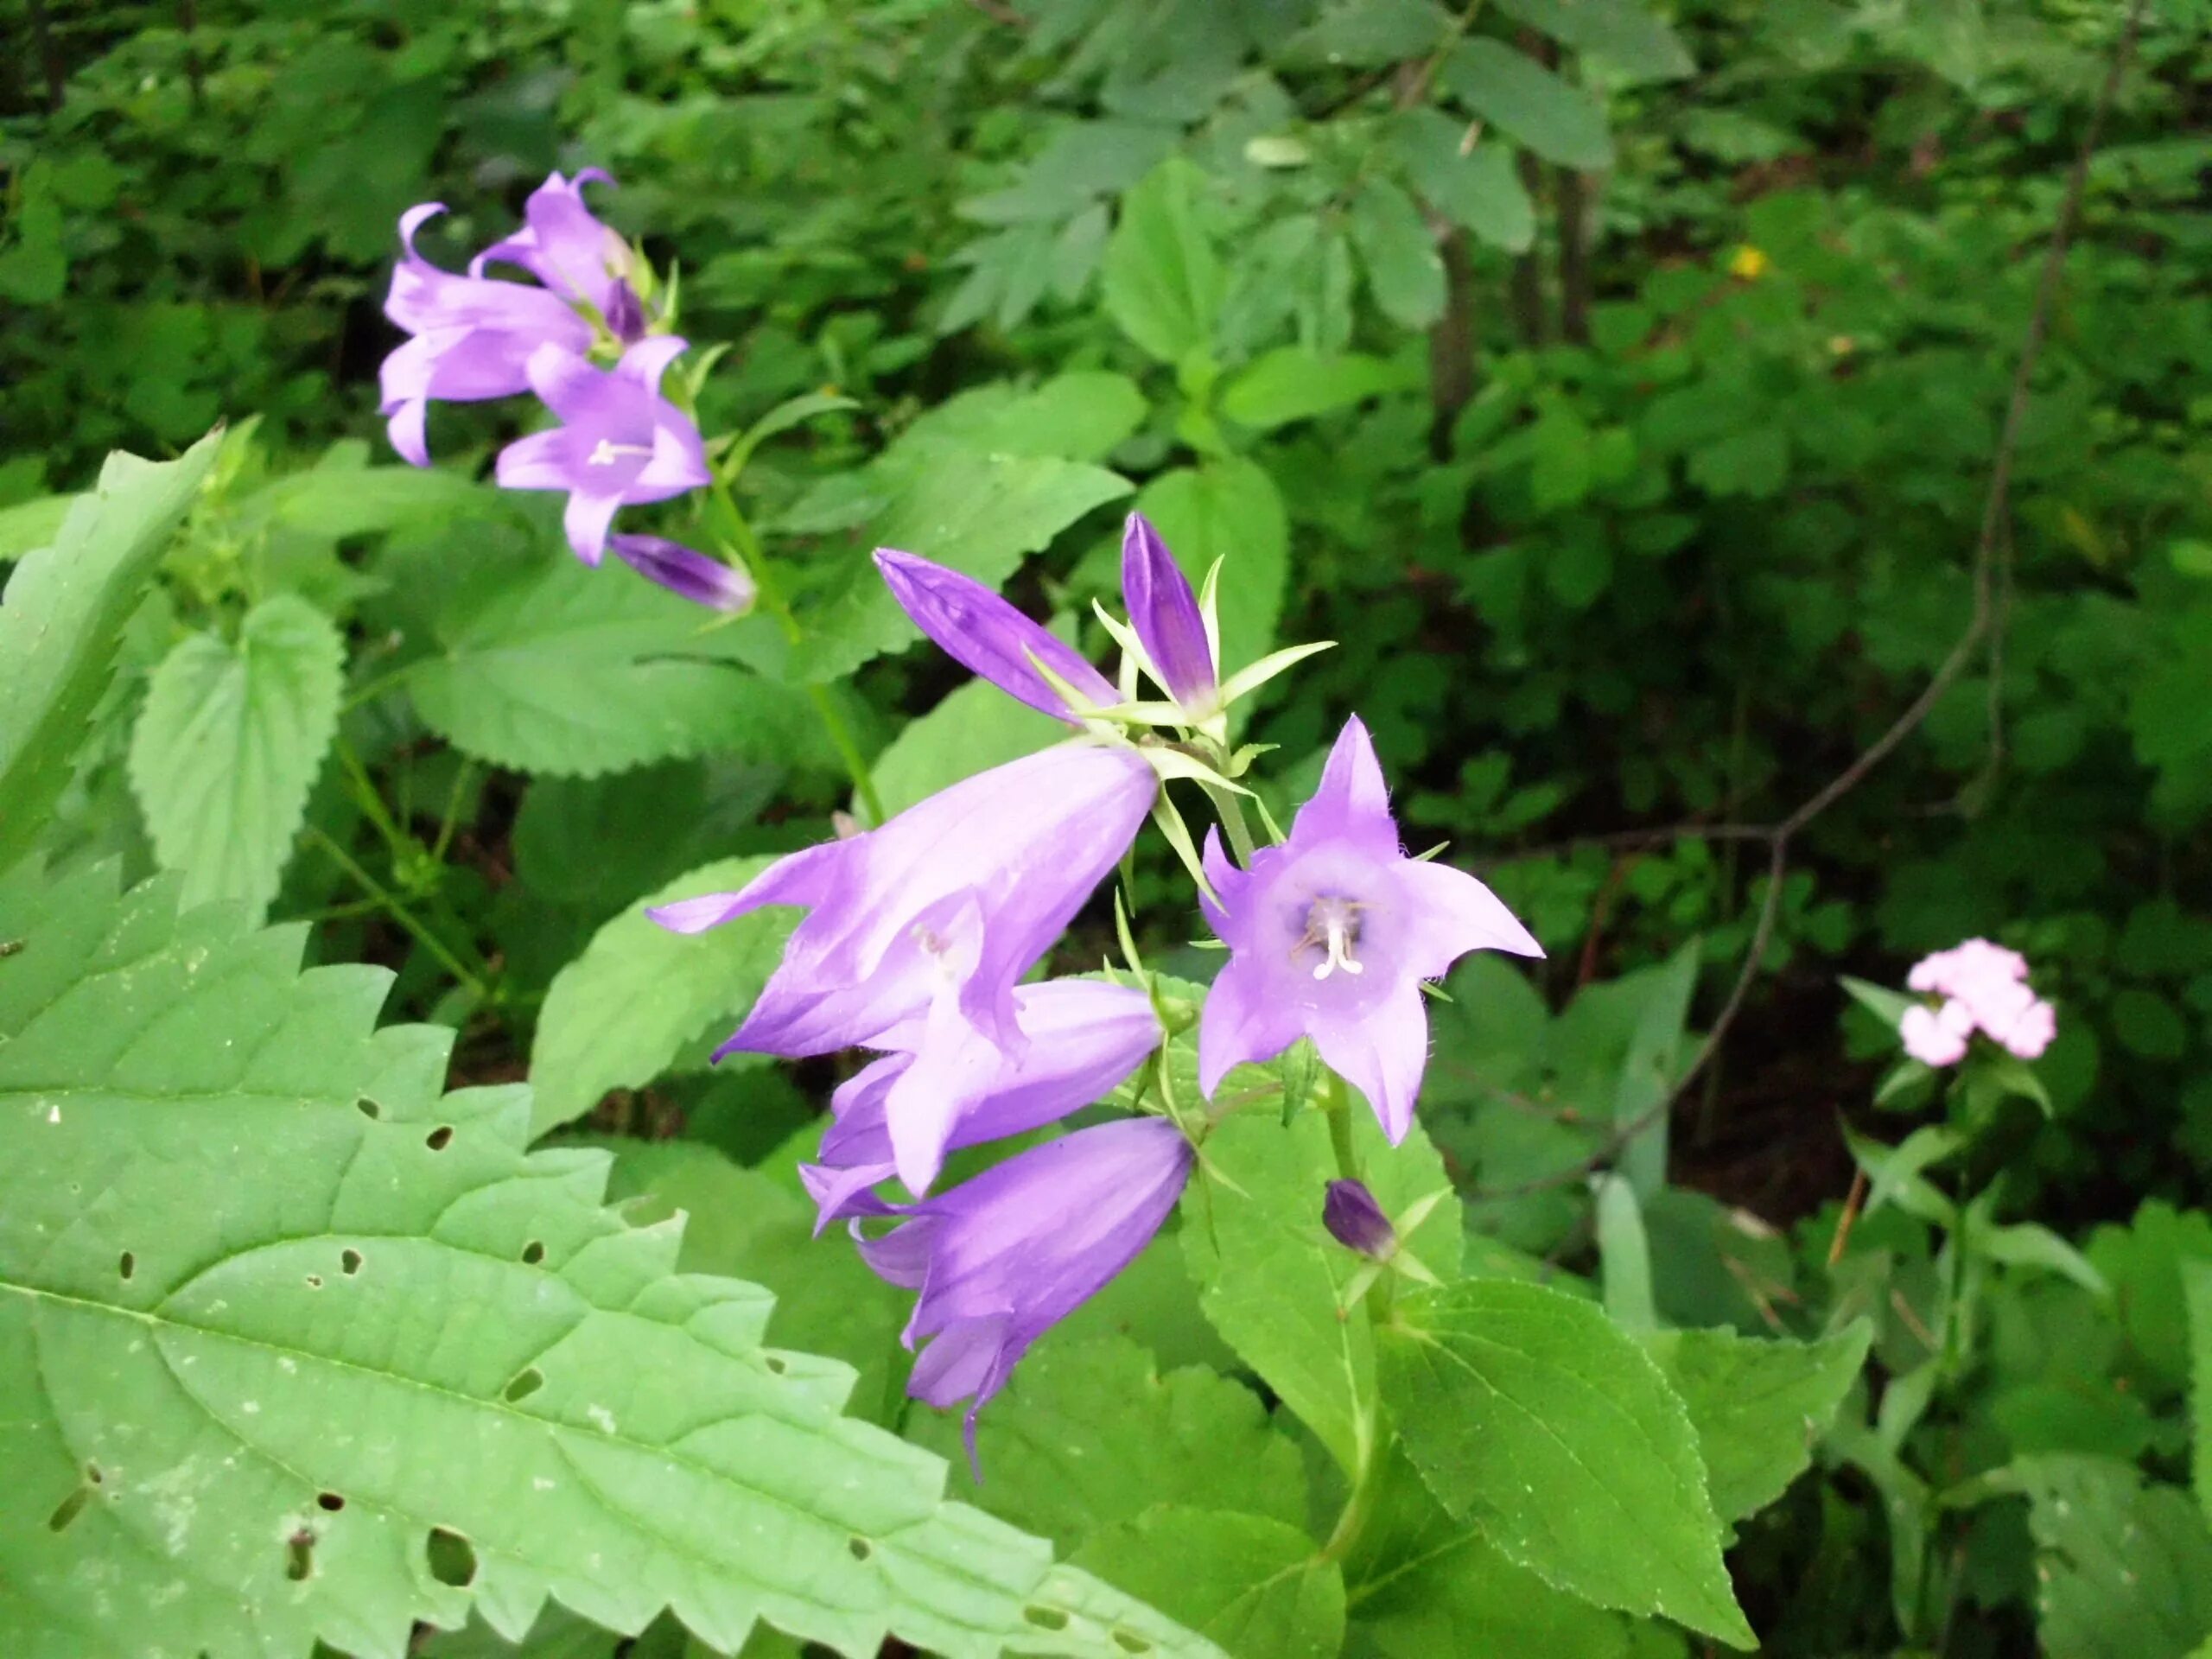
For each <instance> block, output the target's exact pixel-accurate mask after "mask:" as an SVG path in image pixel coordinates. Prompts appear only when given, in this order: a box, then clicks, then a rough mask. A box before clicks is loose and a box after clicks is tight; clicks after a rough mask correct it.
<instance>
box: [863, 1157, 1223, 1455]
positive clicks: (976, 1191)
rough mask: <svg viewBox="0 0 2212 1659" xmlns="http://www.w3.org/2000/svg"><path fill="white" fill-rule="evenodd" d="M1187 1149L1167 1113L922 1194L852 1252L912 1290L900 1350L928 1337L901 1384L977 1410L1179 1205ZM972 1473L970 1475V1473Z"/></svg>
mask: <svg viewBox="0 0 2212 1659" xmlns="http://www.w3.org/2000/svg"><path fill="white" fill-rule="evenodd" d="M1191 1163H1192V1155H1191V1147H1190V1143H1189V1142H1188V1141H1185V1139H1184V1138H1183V1133H1182V1131H1181V1130H1180V1129H1179V1128H1176V1127H1175V1126H1174V1125H1173V1123H1170V1122H1167V1121H1166V1119H1164V1118H1157V1117H1135V1118H1125V1119H1123V1120H1122V1121H1121V1122H1116V1123H1106V1124H1102V1125H1100V1126H1099V1127H1098V1128H1090V1129H1078V1130H1077V1131H1076V1132H1075V1133H1074V1134H1073V1135H1063V1136H1062V1137H1061V1138H1060V1139H1058V1140H1057V1141H1046V1143H1045V1144H1044V1145H1043V1146H1040V1147H1031V1148H1030V1149H1029V1150H1028V1151H1027V1152H1023V1153H1018V1154H1015V1155H1014V1157H1012V1158H1009V1159H1007V1160H1006V1161H1005V1162H1004V1163H1002V1164H996V1165H994V1166H992V1167H991V1168H989V1169H987V1170H985V1171H984V1172H983V1173H982V1174H981V1175H978V1176H976V1178H975V1179H973V1180H970V1181H963V1182H962V1183H961V1184H960V1185H958V1186H956V1187H952V1188H950V1189H948V1190H947V1191H946V1192H942V1193H940V1194H938V1196H937V1197H935V1198H925V1199H923V1200H922V1201H921V1202H920V1203H918V1204H913V1205H901V1206H899V1207H898V1209H897V1210H896V1211H895V1213H897V1214H899V1215H900V1216H902V1217H904V1219H903V1220H902V1221H901V1222H900V1223H899V1225H898V1226H896V1227H894V1228H893V1229H892V1230H891V1231H889V1232H888V1233H887V1234H885V1235H884V1236H882V1237H880V1238H876V1239H862V1240H861V1247H860V1248H861V1255H863V1256H865V1257H866V1258H867V1259H868V1265H869V1266H870V1267H872V1268H874V1269H875V1271H876V1272H877V1273H878V1274H880V1275H881V1276H882V1277H883V1278H885V1279H887V1280H888V1281H890V1282H891V1283H893V1284H894V1285H899V1286H903V1287H906V1288H907V1289H910V1290H916V1291H919V1292H920V1293H921V1295H920V1299H919V1300H918V1301H917V1302H916V1303H915V1304H914V1313H913V1317H912V1319H908V1320H907V1322H906V1332H905V1336H904V1340H905V1342H906V1345H907V1346H908V1347H909V1348H912V1346H913V1345H914V1344H916V1343H917V1342H922V1341H926V1342H927V1343H928V1344H929V1345H928V1346H927V1347H926V1348H925V1349H924V1350H923V1351H922V1355H921V1357H920V1358H919V1359H918V1360H917V1361H916V1362H915V1363H914V1372H913V1375H912V1376H911V1377H910V1378H909V1379H908V1380H907V1383H906V1392H907V1393H909V1394H911V1395H914V1396H915V1397H916V1398H917V1399H921V1400H926V1401H928V1402H929V1403H930V1404H931V1405H933V1406H936V1407H938V1408H945V1407H949V1406H952V1405H955V1404H957V1403H958V1402H960V1401H963V1400H966V1401H968V1402H969V1407H968V1420H967V1437H968V1455H969V1459H971V1460H972V1459H974V1457H975V1455H976V1413H978V1412H979V1411H981V1410H982V1408H983V1407H984V1406H985V1405H986V1404H988V1402H989V1401H990V1398H991V1396H992V1395H995V1394H996V1393H997V1392H998V1391H999V1389H1001V1388H1002V1387H1004V1386H1005V1384H1006V1380H1007V1376H1008V1374H1009V1373H1011V1372H1012V1371H1013V1370H1014V1365H1015V1363H1016V1362H1018V1361H1019V1360H1020V1358H1021V1356H1022V1355H1023V1354H1024V1353H1026V1352H1027V1351H1028V1348H1029V1345H1030V1344H1032V1343H1033V1342H1034V1341H1036V1340H1037V1338H1039V1337H1040V1336H1042V1335H1043V1334H1044V1333H1045V1332H1046V1331H1047V1330H1049V1329H1051V1328H1052V1325H1055V1324H1057V1323H1058V1321H1060V1320H1061V1319H1065V1318H1066V1317H1067V1316H1068V1315H1069V1314H1070V1313H1073V1312H1074V1311H1075V1310H1076V1309H1077V1307H1079V1306H1082V1305H1083V1304H1084V1302H1085V1301H1087V1300H1090V1298H1091V1297H1092V1296H1094V1295H1096V1294H1097V1293H1098V1292H1099V1291H1100V1290H1101V1289H1103V1288H1104V1287H1105V1286H1106V1284H1107V1283H1108V1281H1110V1280H1111V1279H1112V1278H1113V1277H1114V1276H1115V1275H1116V1274H1118V1273H1120V1272H1121V1271H1122V1268H1126V1267H1127V1266H1128V1264H1129V1263H1130V1262H1132V1261H1134V1260H1135V1259H1136V1255H1137V1253H1138V1252H1139V1251H1140V1250H1141V1249H1144V1247H1145V1246H1146V1245H1147V1243H1150V1242H1151V1240H1152V1236H1153V1235H1154V1234H1155V1233H1157V1232H1158V1231H1159V1230H1160V1224H1161V1223H1162V1222H1164V1221H1166V1219H1167V1212H1168V1211H1171V1210H1173V1208H1174V1207H1175V1200H1176V1199H1177V1198H1179V1196H1180V1195H1181V1193H1182V1191H1183V1185H1184V1183H1185V1181H1187V1180H1188V1179H1190V1174H1191ZM977 1478H979V1479H980V1478H982V1472H981V1471H980V1470H979V1471H977Z"/></svg>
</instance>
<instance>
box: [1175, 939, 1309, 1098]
mask: <svg viewBox="0 0 2212 1659" xmlns="http://www.w3.org/2000/svg"><path fill="white" fill-rule="evenodd" d="M1299 1036H1300V1028H1299V1020H1298V1014H1297V1011H1296V1010H1295V1009H1294V1008H1292V1007H1290V1006H1289V1005H1288V1004H1287V1003H1286V1002H1284V1001H1282V1000H1281V998H1279V997H1276V996H1274V995H1270V994H1269V989H1268V984H1267V981H1266V979H1265V977H1264V976H1262V975H1260V974H1258V973H1255V972H1254V971H1253V970H1252V968H1251V965H1250V964H1249V963H1245V962H1241V961H1239V960H1237V959H1236V957H1231V958H1230V961H1229V962H1228V963H1227V964H1226V965H1225V966H1224V967H1223V969H1222V970H1221V972H1220V973H1219V974H1218V975H1217V976H1215V979H1214V982H1213V987H1212V988H1211V990H1209V991H1208V992H1207V993H1206V1001H1205V1008H1204V1010H1203V1011H1202V1012H1201V1013H1200V1014H1199V1015H1198V1087H1199V1088H1200V1089H1201V1090H1204V1091H1205V1094H1206V1095H1207V1096H1208V1097H1209V1098H1211V1096H1212V1095H1213V1091H1214V1090H1217V1089H1218V1088H1220V1087H1221V1080H1222V1079H1223V1078H1224V1077H1227V1076H1228V1075H1229V1074H1230V1072H1231V1071H1234V1070H1235V1069H1236V1067H1238V1066H1240V1065H1246V1064H1248V1063H1251V1062H1255V1061H1259V1060H1271V1059H1273V1058H1274V1057H1275V1056H1276V1055H1278V1054H1280V1053H1281V1052H1283V1050H1285V1049H1286V1048H1288V1047H1289V1046H1291V1045H1292V1044H1293V1043H1294V1042H1296V1041H1297V1040H1298V1039H1299Z"/></svg>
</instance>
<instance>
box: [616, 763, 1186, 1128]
mask: <svg viewBox="0 0 2212 1659" xmlns="http://www.w3.org/2000/svg"><path fill="white" fill-rule="evenodd" d="M1156 787H1157V785H1156V782H1155V779H1154V773H1153V771H1152V768H1151V767H1150V766H1147V764H1146V762H1145V761H1144V760H1143V758H1142V757H1141V756H1140V755H1139V754H1138V753H1136V752H1135V750H1133V749H1128V748H1119V747H1099V746H1097V745H1095V744H1090V743H1084V742H1074V743H1064V744H1061V745H1059V746H1058V747H1054V748H1050V749H1046V750H1045V751H1043V752H1042V753H1038V754H1033V755H1027V756H1025V757H1023V758H1022V759H1021V760H1013V761H1009V762H1007V764H1006V765H1004V766H994V767H992V768H991V769H990V770H988V772H978V773H977V774H976V776H974V777H972V778H969V779H963V780H962V781H961V782H959V783H957V784H955V785H952V786H951V787H950V788H949V789H945V790H942V791H938V793H937V794H935V795H932V796H931V797H930V798H928V799H926V800H925V801H922V802H920V803H918V804H916V805H914V806H911V807H909V808H907V810H906V811H904V812H901V813H899V815H898V816H897V817H894V818H893V819H892V820H891V821H890V822H889V823H887V824H884V825H883V826H882V827H881V828H880V829H871V830H868V831H867V832H866V833H864V834H861V835H857V836H852V837H850V838H849V839H846V840H842V841H833V842H825V843H823V845H821V846H818V847H810V848H808V849H806V850H805V851H804V852H798V853H793V854H791V855H790V856H788V857H786V858H782V859H779V860H778V861H776V862H775V863H774V864H772V865H771V866H770V867H769V868H767V869H766V870H764V871H762V872H761V874H760V875H759V876H758V877H756V878H755V879H754V880H753V881H752V882H751V883H750V884H749V885H747V887H745V888H744V889H743V890H742V891H741V892H738V893H713V894H709V895H707V896H706V897H703V898H699V899H684V900H683V901H681V902H679V903H677V904H673V905H668V906H663V907H662V908H660V909H658V910H656V911H654V912H652V916H653V918H654V919H655V920H656V921H658V922H659V923H660V924H661V925H662V926H664V927H667V928H670V929H672V930H673V931H677V932H679V933H696V932H699V931H702V930H703V929H705V928H709V927H713V926H715V925H719V924H721V923H722V922H726V921H728V920H730V919H731V918H734V917H738V916H742V915H745V914H747V912H751V911H754V910H758V909H759V908H760V906H763V905H800V906H805V907H806V908H807V909H808V910H809V911H810V912H811V913H810V914H809V915H808V917H807V918H806V919H805V920H804V921H803V922H801V923H800V924H799V925H798V928H797V929H796V930H795V931H793V932H792V934H791V942H790V944H788V945H787V946H786V947H785V951H784V959H783V961H782V963H780V964H779V966H778V968H777V969H776V971H775V973H774V974H773V975H772V976H770V978H769V980H768V983H767V986H766V988H765V989H764V990H763V991H762V992H761V994H760V1001H757V1002H756V1003H754V1005H753V1011H752V1012H751V1013H750V1014H747V1016H746V1019H745V1022H744V1024H743V1025H741V1026H740V1027H738V1029H737V1032H736V1033H735V1034H734V1035H733V1036H732V1037H731V1038H730V1039H729V1040H728V1042H727V1043H725V1044H723V1045H722V1046H721V1050H720V1051H719V1052H721V1053H728V1052H730V1051H732V1050H734V1049H747V1050H751V1051H753V1052H758V1053H765V1054H782V1055H786V1056H792V1057H797V1056H801V1055H808V1054H826V1053H829V1052H831V1051H832V1050H834V1049H839V1048H851V1047H856V1046H863V1045H866V1044H868V1043H870V1042H872V1041H873V1040H874V1039H876V1038H878V1037H880V1036H881V1035H882V1034H883V1033H886V1032H889V1031H892V1030H894V1029H895V1028H897V1027H899V1026H900V1025H901V1024H902V1023H903V1022H906V1021H908V1020H925V1022H926V1025H925V1029H924V1031H923V1032H922V1034H921V1038H920V1040H919V1041H918V1042H917V1043H915V1045H914V1046H913V1050H912V1052H913V1053H914V1057H915V1058H914V1060H913V1062H912V1066H911V1067H910V1070H911V1071H922V1070H923V1068H924V1066H925V1063H926V1067H927V1070H926V1071H924V1075H923V1077H921V1078H919V1079H918V1080H917V1082H916V1083H915V1085H914V1086H915V1087H917V1088H920V1087H923V1086H925V1084H926V1086H928V1087H930V1088H943V1089H948V1090H964V1091H966V1092H968V1093H969V1094H972V1093H974V1092H975V1091H976V1090H980V1089H981V1088H982V1087H983V1086H984V1085H985V1084H986V1083H987V1082H988V1079H989V1078H990V1077H995V1075H996V1074H997V1068H998V1066H999V1065H1001V1063H1002V1061H1003V1060H1004V1059H1005V1058H1020V1054H1021V1052H1022V1050H1023V1039H1022V1036H1021V1033H1020V1026H1019V1023H1018V1022H1017V1020H1016V1019H1015V1016H1014V985H1015V983H1016V982H1017V981H1019V980H1020V977H1021V976H1022V975H1023V974H1024V973H1026V972H1027V971H1028V969H1030V967H1031V966H1032V965H1033V964H1034V963H1036V962H1037V961H1038V959H1039V957H1042V956H1043V955H1044V954H1045V952H1046V950H1048V949H1049V948H1050V947H1051V945H1052V942H1053V940H1054V939H1055V938H1058V936H1059V933H1060V931H1061V930H1062V929H1064V928H1065V927H1066V925H1068V923H1069V921H1070V920H1071V919H1072V918H1073V917H1074V915H1075V913H1076V912H1077V910H1079V909H1081V908H1082V906H1083V904H1084V900H1085V899H1088V898H1089V897H1090V893H1091V890H1092V889H1093V888H1094V887H1096V886H1097V885H1098V883H1099V881H1100V880H1102V879H1103V877H1104V876H1105V874H1106V873H1107V872H1108V871H1109V870H1110V869H1112V868H1113V867H1114V865H1115V862H1116V861H1117V860H1118V859H1119V858H1120V857H1121V855H1122V853H1123V852H1124V851H1125V850H1126V849H1128V845H1129V842H1131V841H1133V840H1134V839H1135V836H1136V832H1137V830H1138V829H1139V828H1140V827H1141V825H1142V823H1143V822H1144V818H1145V815H1146V814H1147V812H1148V811H1150V810H1151V808H1152V801H1153V796H1154V791H1155V789H1156Z"/></svg>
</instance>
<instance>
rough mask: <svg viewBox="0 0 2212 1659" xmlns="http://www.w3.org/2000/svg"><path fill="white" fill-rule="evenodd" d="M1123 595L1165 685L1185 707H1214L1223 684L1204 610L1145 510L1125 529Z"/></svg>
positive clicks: (1135, 514)
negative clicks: (1221, 683) (1202, 610)
mask: <svg viewBox="0 0 2212 1659" xmlns="http://www.w3.org/2000/svg"><path fill="white" fill-rule="evenodd" d="M1122 601H1123V602H1124V603H1125V604H1126V605H1128V609H1129V622H1130V625H1131V626H1133V627H1134V628H1135V630H1136V636H1137V639H1138V642H1139V643H1140V644H1141V645H1143V646H1144V651H1145V655H1146V656H1147V657H1148V658H1151V661H1152V668H1153V672H1154V675H1155V677H1157V678H1158V679H1159V681H1160V686H1161V689H1162V690H1165V691H1166V693H1167V695H1168V696H1171V697H1173V698H1174V699H1175V701H1176V702H1178V703H1179V704H1181V705H1182V706H1183V707H1184V708H1185V709H1190V710H1192V712H1194V713H1196V712H1203V711H1207V710H1209V709H1211V704H1212V702H1213V700H1214V696H1215V694H1216V693H1217V691H1219V690H1220V689H1221V687H1220V682H1219V679H1218V677H1217V664H1215V662H1214V645H1213V639H1212V637H1211V633H1210V632H1209V631H1208V630H1207V627H1206V622H1205V614H1204V613H1202V612H1201V611H1200V610H1199V608H1198V595H1197V594H1195V593H1193V592H1192V590H1191V583H1190V580H1189V578H1188V577H1186V576H1185V575H1184V574H1183V571H1182V568H1181V567H1180V566H1179V565H1178V564H1177V563H1175V557H1174V555H1173V554H1172V553H1170V552H1169V551H1168V550H1167V544H1166V543H1165V542H1163V541H1161V540H1160V532H1159V531H1156V530H1154V528H1153V527H1152V521H1151V520H1150V519H1148V518H1146V517H1145V516H1144V515H1143V514H1142V513H1141V512H1133V513H1131V514H1130V515H1129V518H1128V524H1125V525H1124V526H1123V527H1122Z"/></svg>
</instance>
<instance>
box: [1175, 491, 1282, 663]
mask: <svg viewBox="0 0 2212 1659" xmlns="http://www.w3.org/2000/svg"><path fill="white" fill-rule="evenodd" d="M1137 511H1138V512H1141V513H1143V514H1144V515H1145V517H1146V518H1149V519H1151V520H1152V522H1153V524H1154V527H1155V528H1157V529H1158V530H1159V531H1160V539H1161V540H1162V541H1164V542H1166V543H1167V546H1168V550H1169V551H1171V552H1172V553H1173V554H1174V556H1175V563H1177V564H1179V565H1180V566H1181V567H1182V569H1183V572H1184V574H1185V575H1187V576H1188V577H1190V579H1191V582H1192V585H1193V586H1196V585H1197V584H1198V583H1199V582H1204V581H1205V574H1206V572H1207V571H1208V570H1210V569H1212V568H1213V563H1214V561H1215V560H1216V559H1220V560H1223V561H1224V563H1223V565H1222V569H1221V661H1220V663H1219V664H1217V667H1218V668H1219V669H1220V670H1221V671H1222V673H1223V674H1224V676H1225V675H1229V674H1233V673H1235V672H1236V671H1237V670H1238V669H1240V668H1243V666H1244V665H1245V664H1247V663H1254V662H1257V661H1258V660H1259V659H1260V658H1262V657H1264V656H1266V655H1267V654H1268V652H1269V651H1271V650H1272V649H1274V640H1275V625H1276V623H1277V622H1279V621H1280V620H1281V618H1282V607H1283V592H1284V589H1285V588H1286V587H1287V585H1288V582H1289V575H1290V518H1289V515H1288V513H1287V512H1286V511H1285V510H1284V507H1283V503H1282V493H1281V491H1280V490H1279V489H1277V488H1276V487H1275V482H1274V479H1272V478H1270V477H1269V476H1268V472H1267V469H1266V468H1265V467H1261V466H1259V465H1258V464H1257V463H1256V462H1254V461H1247V460H1245V459H1243V457H1242V456H1236V457H1231V458H1230V459H1227V460H1222V461H1208V462H1206V463H1205V465H1204V466H1202V467H1176V468H1175V469H1174V470H1173V471H1171V472H1166V473H1162V474H1160V475H1159V476H1158V477H1157V478H1154V480H1152V481H1151V482H1150V483H1148V484H1147V485H1146V486H1144V489H1143V491H1142V493H1140V494H1139V495H1138V497H1137Z"/></svg>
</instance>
